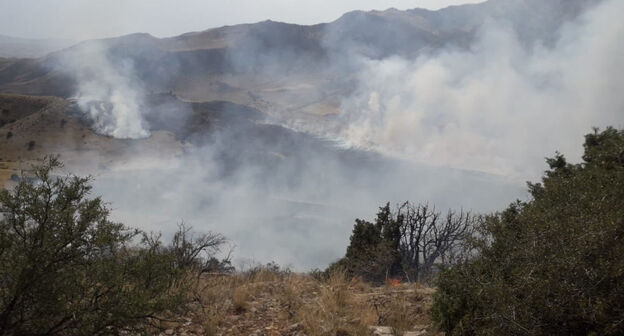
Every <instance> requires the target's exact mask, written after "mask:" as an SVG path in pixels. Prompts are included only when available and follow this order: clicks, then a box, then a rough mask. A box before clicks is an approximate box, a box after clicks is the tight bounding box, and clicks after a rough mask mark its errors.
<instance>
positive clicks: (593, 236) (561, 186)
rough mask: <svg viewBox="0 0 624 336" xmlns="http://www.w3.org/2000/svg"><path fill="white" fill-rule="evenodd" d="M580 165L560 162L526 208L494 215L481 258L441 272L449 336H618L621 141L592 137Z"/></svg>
mask: <svg viewBox="0 0 624 336" xmlns="http://www.w3.org/2000/svg"><path fill="white" fill-rule="evenodd" d="M584 148H585V152H584V155H583V162H582V163H579V164H569V163H568V162H567V161H566V159H565V158H564V157H563V156H562V155H560V154H557V155H556V156H555V157H554V158H551V159H547V162H548V164H549V165H550V169H549V170H548V171H546V173H545V175H544V177H543V179H542V182H541V183H536V184H529V192H530V194H531V196H532V199H531V200H529V201H527V202H516V203H514V204H512V205H510V206H509V208H507V209H506V210H505V211H503V212H501V213H498V214H494V215H491V216H489V217H488V218H487V220H486V221H485V222H484V224H483V225H482V226H481V227H480V230H479V233H480V234H479V235H476V236H475V239H474V241H473V248H474V250H475V251H476V252H477V256H476V257H473V258H465V259H464V260H463V261H462V262H460V263H458V264H457V265H456V266H454V267H452V268H450V269H448V270H446V271H445V272H443V273H442V274H441V276H440V278H439V283H438V291H437V293H436V295H435V298H434V306H433V310H432V311H433V317H434V319H435V320H436V321H437V322H438V324H439V325H440V326H441V328H442V329H443V330H444V331H446V332H447V334H448V335H476V334H479V335H622V334H624V259H623V258H622V256H623V255H624V244H623V243H622V242H623V239H624V131H617V130H615V129H613V128H608V129H606V130H604V131H603V132H599V131H598V130H595V131H594V133H592V134H588V135H587V136H586V138H585V145H584Z"/></svg>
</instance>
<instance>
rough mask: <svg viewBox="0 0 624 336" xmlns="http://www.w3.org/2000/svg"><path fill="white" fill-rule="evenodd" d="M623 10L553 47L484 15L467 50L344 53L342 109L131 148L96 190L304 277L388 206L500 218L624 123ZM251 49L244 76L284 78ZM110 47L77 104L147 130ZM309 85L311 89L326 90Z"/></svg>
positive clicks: (120, 205)
mask: <svg viewBox="0 0 624 336" xmlns="http://www.w3.org/2000/svg"><path fill="white" fill-rule="evenodd" d="M622 9H624V8H623V4H622V3H621V1H620V2H618V1H616V0H611V1H605V2H604V3H603V4H602V5H601V6H599V7H598V8H596V9H595V10H593V11H591V12H589V13H588V14H586V15H584V16H583V17H582V18H581V19H579V20H577V21H576V22H572V23H569V24H568V25H567V26H565V27H564V28H563V29H562V30H561V31H560V38H559V39H558V41H557V42H556V43H555V44H554V45H552V46H542V45H541V44H539V43H538V44H536V45H534V46H533V47H532V48H529V49H527V47H526V45H524V44H523V43H520V42H518V39H517V38H516V37H515V33H514V32H513V30H512V29H511V28H509V26H508V25H507V24H506V23H505V22H497V21H490V22H488V23H487V24H486V25H485V26H483V27H482V28H481V30H480V32H479V34H478V38H477V39H476V42H475V43H474V44H472V45H471V47H470V48H469V49H468V50H466V49H459V48H453V47H446V48H443V49H440V50H437V51H434V52H429V53H427V54H426V55H421V56H419V57H417V58H415V59H410V58H407V57H397V56H393V57H388V58H383V59H371V58H367V56H366V55H363V54H360V53H358V52H356V51H355V50H346V51H345V52H348V53H347V54H343V55H341V56H342V57H341V58H340V59H338V60H337V62H335V63H334V66H337V67H340V68H341V69H338V70H339V71H337V72H336V76H340V75H341V74H343V73H346V72H349V73H350V76H351V77H350V79H353V80H352V81H349V83H354V87H353V89H352V90H350V91H345V92H348V94H347V95H346V96H343V97H342V100H341V104H340V113H339V114H338V115H337V116H334V117H331V118H309V119H304V121H303V122H302V121H301V119H298V117H299V116H297V115H292V114H291V115H288V114H287V113H285V112H284V111H278V112H275V111H268V112H270V113H271V118H270V120H265V119H258V120H253V121H252V122H250V123H249V124H234V125H233V126H232V127H227V126H224V127H223V128H220V129H219V130H218V131H217V132H215V133H213V134H211V136H210V139H209V141H200V142H195V143H193V144H190V143H187V142H186V140H180V142H181V143H180V144H178V145H179V147H181V148H183V150H181V151H179V152H178V153H177V154H176V155H174V156H173V157H172V156H171V155H170V154H164V153H165V152H164V151H141V150H138V148H137V147H133V148H130V149H129V150H130V151H132V153H133V155H129V156H128V157H131V159H128V160H127V161H123V162H120V163H117V164H114V165H112V166H110V167H108V169H106V170H105V171H104V172H102V173H101V174H100V175H99V176H98V177H97V179H96V193H98V194H102V196H103V198H104V199H105V200H109V201H111V202H112V207H113V209H114V211H113V216H114V217H115V218H116V219H118V220H120V221H122V222H124V223H127V224H129V225H133V226H139V227H142V228H144V229H148V230H157V231H163V232H164V233H165V234H167V233H171V232H172V231H174V230H175V227H176V226H175V224H176V223H177V222H179V221H181V220H184V221H186V222H187V223H189V224H190V225H192V226H194V227H195V228H196V229H198V230H200V231H202V230H213V231H217V232H221V233H223V234H225V235H226V236H227V237H229V238H230V239H231V240H232V242H233V243H234V244H236V246H237V249H236V252H235V253H236V256H237V257H238V258H245V259H246V258H253V259H256V260H258V261H261V262H267V261H270V260H275V261H277V262H279V263H281V264H284V265H288V264H292V265H293V266H295V267H296V268H298V269H309V268H312V267H324V266H326V265H327V264H328V263H329V262H331V261H333V260H335V259H336V258H338V257H340V256H341V255H343V254H344V250H345V248H346V245H347V242H348V237H349V233H350V231H351V228H352V225H353V220H354V218H356V217H359V218H372V217H373V216H374V214H375V212H376V210H377V207H378V206H380V205H381V204H382V203H384V202H386V201H389V202H391V203H398V202H402V201H405V200H408V199H409V200H412V201H414V202H431V203H433V204H436V205H437V206H438V207H439V208H441V209H445V208H448V207H452V208H460V207H463V208H464V209H469V210H475V211H494V210H498V209H501V208H502V207H504V206H505V205H507V204H508V203H509V202H512V201H513V200H514V199H516V198H521V199H522V198H525V197H526V195H525V192H524V190H523V185H522V184H523V182H524V180H526V179H535V178H536V177H537V176H538V175H539V173H540V172H541V170H542V169H544V168H545V166H544V164H543V157H544V156H548V155H551V154H552V153H553V152H554V151H555V150H560V151H562V152H563V153H565V154H566V155H568V156H569V157H571V158H572V159H578V155H579V153H580V148H581V146H580V144H581V142H582V135H583V134H585V133H587V132H588V131H589V130H590V127H591V126H604V125H616V126H621V125H622V108H623V107H624V100H623V99H624V98H623V97H622V96H621V95H619V92H621V91H622V88H623V87H624V86H623V84H624V83H623V82H622V81H623V79H622V78H624V77H623V76H622V75H624V72H623V68H622V62H621V61H622V60H623V59H624V57H623V54H622V53H623V47H622V46H621V45H620V44H619V43H618V41H619V37H621V36H622V33H624V31H623V30H624V27H623V24H622V23H621V22H620V21H619V20H618V17H617V13H622ZM332 43H333V42H332ZM246 46H247V47H248V48H247V49H245V48H242V49H240V50H242V51H243V52H239V53H236V54H233V55H231V58H232V59H231V60H230V61H231V62H232V64H233V66H235V67H238V70H241V71H249V69H247V67H248V66H249V65H253V66H251V67H250V68H254V67H257V66H258V64H261V65H262V66H263V67H264V68H263V69H280V67H279V66H280V65H281V64H280V63H282V62H285V59H284V57H286V58H287V56H288V55H290V54H289V53H276V54H273V53H271V52H270V51H269V52H264V51H263V50H262V48H263V46H264V45H263V44H261V43H258V44H253V43H250V44H246ZM100 47H102V45H99V47H98V48H100ZM330 47H331V46H330ZM103 48H104V50H97V49H94V53H96V54H98V55H100V56H94V57H92V59H91V57H88V58H85V57H84V56H82V57H77V58H76V59H73V58H71V59H70V60H71V62H69V63H70V64H71V65H73V66H75V67H76V68H71V67H70V69H73V70H72V71H75V72H76V73H77V74H78V76H77V83H78V84H79V85H78V91H77V92H80V95H79V97H82V99H83V101H84V102H83V103H82V104H83V107H84V110H85V111H87V113H94V114H93V115H92V118H94V119H95V120H102V121H106V122H104V123H103V124H102V125H101V127H100V128H99V129H100V132H102V133H104V134H108V135H111V136H115V137H126V138H136V137H141V136H145V134H146V133H143V132H148V131H149V130H150V128H151V127H152V126H154V124H153V122H154V121H153V119H154V117H155V113H156V112H154V111H151V110H147V111H145V110H142V109H141V106H142V105H143V104H144V102H145V100H146V99H147V96H149V95H146V92H145V89H144V88H143V84H144V83H141V81H139V80H138V78H139V77H140V76H139V75H138V74H137V72H138V71H137V69H136V65H135V64H132V63H127V62H124V60H121V61H120V60H118V59H115V61H114V62H112V61H111V58H110V50H109V49H108V47H107V46H104V47H103ZM335 49H336V50H340V51H341V52H343V51H344V49H340V48H335ZM240 50H239V51H240ZM248 50H252V51H253V52H245V51H248ZM107 55H108V56H107ZM234 56H235V57H234ZM111 63H112V64H111ZM119 64H121V66H120V65H119ZM345 69H346V70H345ZM333 70H335V69H330V71H333ZM314 71H316V69H314ZM319 72H320V75H319V76H322V75H323V73H322V69H320V70H319ZM174 75H175V74H173V73H171V74H164V75H163V76H164V77H165V78H166V77H167V76H174ZM266 75H267V73H266V72H263V71H259V72H258V73H257V76H260V78H253V77H240V78H242V80H248V81H249V80H250V79H249V78H251V81H255V80H257V81H261V80H266V78H264V77H262V76H266ZM295 75H301V74H296V73H295V74H293V76H295ZM304 75H305V74H304ZM275 76H276V77H279V76H277V75H275ZM302 76H303V75H302ZM289 78H290V77H289ZM96 79H97V80H96ZM270 79H272V78H270ZM233 81H234V80H233ZM158 82H160V81H158ZM243 84H244V83H243ZM287 84H289V83H287ZM117 89H122V90H123V94H118V93H116V90H117ZM150 89H151V88H150ZM317 91H322V90H320V89H319V90H312V89H310V91H305V92H309V94H313V95H318V96H322V94H321V92H317ZM100 100H101V101H105V102H107V103H112V106H113V108H112V109H109V110H107V111H106V112H104V114H102V111H99V110H97V109H95V110H93V109H90V106H91V105H89V104H88V103H86V102H89V101H90V102H93V101H100ZM225 109H226V111H223V112H224V114H226V115H227V114H228V112H232V113H233V114H236V113H238V112H236V111H227V108H225ZM180 112H183V113H180ZM286 112H289V111H286ZM159 113H161V114H163V115H165V114H166V115H171V116H173V115H179V116H180V117H179V120H176V123H177V124H180V125H183V124H184V122H185V121H186V119H185V118H187V117H188V116H189V113H188V111H180V110H179V107H176V106H175V105H171V107H169V108H166V109H163V110H162V111H160V112H159ZM232 113H230V114H232ZM98 118H100V119H98ZM270 123H275V124H276V125H270ZM96 125H97V124H96ZM282 126H287V127H291V128H292V129H295V130H300V131H306V132H309V133H311V134H303V133H297V132H293V131H292V130H289V129H288V128H285V127H282ZM328 140H331V141H328ZM337 144H340V145H341V146H338V145H337ZM137 146H138V145H137ZM345 148H346V149H345ZM354 149H357V150H354ZM359 149H366V150H371V152H367V151H360V150H359Z"/></svg>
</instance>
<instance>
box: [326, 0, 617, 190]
mask: <svg viewBox="0 0 624 336" xmlns="http://www.w3.org/2000/svg"><path fill="white" fill-rule="evenodd" d="M623 12H624V2H622V1H618V0H612V1H606V2H604V3H602V4H601V5H600V6H598V7H597V8H595V9H594V10H592V11H590V12H588V13H586V14H585V15H583V16H582V17H580V19H578V20H577V21H575V22H571V23H568V24H566V25H564V27H563V28H562V29H561V31H560V33H559V39H558V41H557V42H556V43H555V45H554V46H553V47H546V46H543V45H542V44H541V43H540V42H539V41H538V42H537V43H536V44H535V45H533V46H532V47H531V48H528V49H527V48H526V47H525V46H523V45H522V44H521V43H520V42H519V41H518V38H517V35H516V32H515V31H513V30H511V29H510V28H509V27H508V26H507V25H506V22H497V21H495V20H490V21H488V22H487V23H486V24H485V25H484V26H483V27H482V28H481V29H480V31H479V33H478V36H479V37H478V41H477V42H476V43H475V44H474V45H472V46H471V48H470V50H462V49H445V50H442V51H440V52H438V53H435V54H434V55H433V56H432V55H427V56H422V57H419V58H417V59H415V60H411V59H406V58H401V57H391V58H387V59H382V60H373V59H366V58H362V57H360V59H363V60H362V61H361V64H360V66H361V70H360V71H359V73H358V76H357V78H358V85H357V89H356V90H355V92H354V94H353V95H351V96H349V97H348V98H346V99H344V100H343V101H342V104H341V116H340V118H338V119H337V120H334V121H333V122H334V123H333V124H332V125H326V126H324V127H323V130H324V131H325V132H326V131H327V130H332V132H333V134H331V135H332V136H336V137H339V138H342V139H344V140H345V141H347V142H348V143H350V144H351V145H353V146H358V147H362V148H369V149H374V150H377V151H380V152H383V153H388V154H391V155H394V156H397V157H402V158H406V159H409V160H413V161H416V162H420V163H426V164H433V165H438V166H447V167H455V168H461V169H470V170H477V171H483V172H488V173H493V174H500V175H504V176H508V177H510V178H514V179H519V180H525V179H535V178H536V177H538V176H539V174H540V173H541V171H542V169H543V165H542V164H541V163H542V162H543V157H544V156H546V155H552V154H553V153H554V152H555V151H556V150H559V151H561V152H562V153H565V154H566V155H567V156H569V157H570V158H572V159H573V160H575V161H576V160H578V159H579V158H580V153H581V148H582V146H581V144H582V141H583V135H584V134H586V133H587V132H589V131H591V127H592V126H598V127H604V126H607V125H613V126H618V127H621V126H622V125H623V118H622V116H623V114H622V113H624V96H622V94H621V92H622V90H623V89H624V64H623V63H622V60H624V45H623V44H622V43H621V39H622V36H624V21H622V20H621V18H620V15H619V13H623ZM315 131H319V130H318V129H316V130H315ZM320 132H321V133H322V132H323V131H320Z"/></svg>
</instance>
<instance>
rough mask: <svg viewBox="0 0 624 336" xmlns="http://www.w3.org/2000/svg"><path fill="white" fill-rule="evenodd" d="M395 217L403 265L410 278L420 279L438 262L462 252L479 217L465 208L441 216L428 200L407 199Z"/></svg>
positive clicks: (447, 259)
mask: <svg viewBox="0 0 624 336" xmlns="http://www.w3.org/2000/svg"><path fill="white" fill-rule="evenodd" d="M396 219H397V222H398V223H399V224H400V230H401V241H400V245H399V251H400V253H401V257H402V262H403V269H404V271H405V273H406V275H407V277H408V278H409V279H410V280H413V281H420V280H422V279H423V278H425V277H426V276H428V275H430V274H431V271H432V269H433V266H434V265H435V264H436V263H447V262H449V261H451V260H452V259H453V255H455V254H457V253H459V252H460V251H459V250H460V249H461V245H462V243H463V242H464V241H465V239H466V238H467V237H468V236H469V235H470V234H471V233H472V231H473V230H474V224H475V221H476V219H477V217H476V216H473V215H472V214H471V213H470V212H464V211H463V210H460V211H459V212H456V211H452V210H449V211H448V213H447V214H446V216H442V213H440V212H438V211H436V209H435V207H433V208H432V207H430V206H429V205H428V204H424V205H420V204H419V205H417V206H414V205H412V204H411V203H409V202H405V203H403V204H402V205H401V206H399V207H398V210H397V214H396Z"/></svg>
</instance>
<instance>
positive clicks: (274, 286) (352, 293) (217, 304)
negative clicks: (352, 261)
mask: <svg viewBox="0 0 624 336" xmlns="http://www.w3.org/2000/svg"><path fill="white" fill-rule="evenodd" d="M431 293H432V291H431V290H430V289H427V288H423V287H420V286H417V285H411V284H410V285H407V284H403V285H400V286H397V287H371V286H370V285H369V284H367V283H364V282H362V281H360V280H358V279H351V278H348V277H347V276H346V275H345V274H344V273H341V272H338V273H335V274H333V275H331V276H330V277H329V278H328V279H326V280H322V281H319V280H315V279H314V278H313V277H311V276H308V275H304V274H296V273H288V272H274V271H269V270H264V271H260V272H253V273H249V272H248V273H244V274H234V275H209V276H205V277H203V278H202V279H201V282H200V285H199V286H198V288H197V293H196V301H197V306H196V309H195V310H194V311H193V312H192V313H191V314H190V315H191V317H190V320H191V323H189V324H188V325H187V326H185V327H183V328H177V329H176V333H181V332H182V331H184V332H185V333H186V334H188V335H192V334H196V335H199V334H201V335H251V334H256V335H292V336H294V335H298V336H299V335H309V336H316V335H319V336H320V335H371V331H370V329H369V326H374V325H386V326H390V327H392V328H394V330H395V332H396V333H397V335H399V334H402V332H403V331H407V330H413V327H414V325H422V326H426V325H428V324H429V323H430V322H429V317H428V309H429V306H430V297H431ZM423 328H424V327H423ZM429 335H432V333H429Z"/></svg>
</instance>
